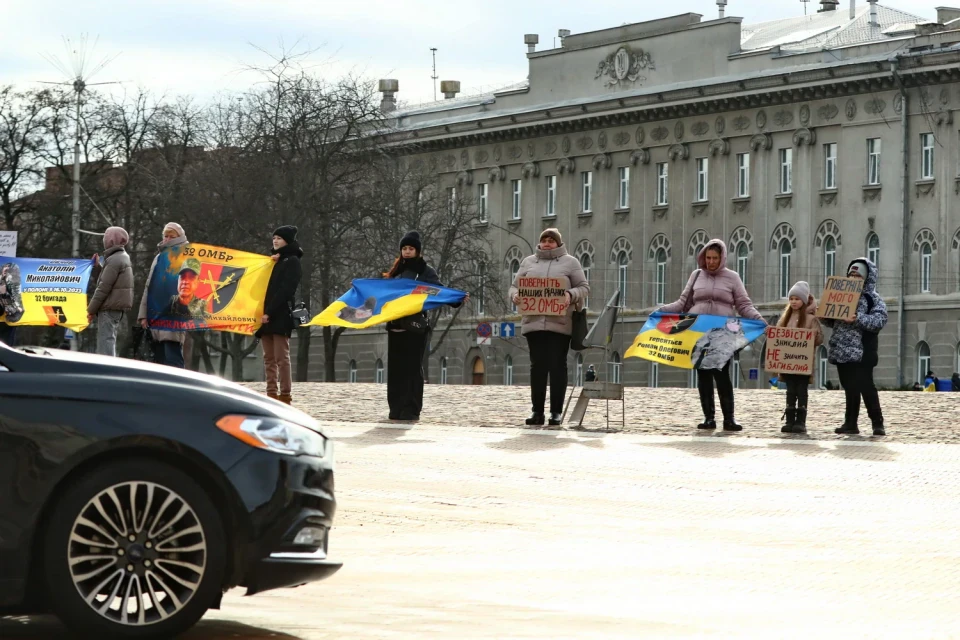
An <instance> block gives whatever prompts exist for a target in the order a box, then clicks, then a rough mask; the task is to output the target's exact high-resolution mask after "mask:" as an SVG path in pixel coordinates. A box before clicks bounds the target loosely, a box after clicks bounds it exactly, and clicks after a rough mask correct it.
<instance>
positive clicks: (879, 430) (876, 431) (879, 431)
mask: <svg viewBox="0 0 960 640" xmlns="http://www.w3.org/2000/svg"><path fill="white" fill-rule="evenodd" d="M873 435H875V436H885V435H887V430H886V429H884V428H883V423H882V422H881V423H880V424H875V425H873Z"/></svg>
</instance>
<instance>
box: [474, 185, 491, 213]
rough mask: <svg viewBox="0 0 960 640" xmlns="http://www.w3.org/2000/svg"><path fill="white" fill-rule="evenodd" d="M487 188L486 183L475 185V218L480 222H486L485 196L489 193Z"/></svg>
mask: <svg viewBox="0 0 960 640" xmlns="http://www.w3.org/2000/svg"><path fill="white" fill-rule="evenodd" d="M489 187H490V185H488V184H487V183H483V184H480V185H477V217H478V218H479V220H480V222H486V221H487V213H488V210H487V202H488V199H487V196H488V195H489V193H490V189H489Z"/></svg>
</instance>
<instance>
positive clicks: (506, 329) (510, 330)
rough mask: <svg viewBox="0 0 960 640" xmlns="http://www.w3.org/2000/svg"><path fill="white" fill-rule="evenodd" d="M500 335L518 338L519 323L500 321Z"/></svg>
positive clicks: (505, 337)
mask: <svg viewBox="0 0 960 640" xmlns="http://www.w3.org/2000/svg"><path fill="white" fill-rule="evenodd" d="M500 337H501V338H504V339H507V338H516V337H517V325H515V324H514V323H512V322H501V323H500Z"/></svg>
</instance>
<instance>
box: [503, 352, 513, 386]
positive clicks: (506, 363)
mask: <svg viewBox="0 0 960 640" xmlns="http://www.w3.org/2000/svg"><path fill="white" fill-rule="evenodd" d="M503 384H505V385H507V386H508V387H509V386H511V385H513V358H512V357H511V356H507V357H506V358H504V360H503Z"/></svg>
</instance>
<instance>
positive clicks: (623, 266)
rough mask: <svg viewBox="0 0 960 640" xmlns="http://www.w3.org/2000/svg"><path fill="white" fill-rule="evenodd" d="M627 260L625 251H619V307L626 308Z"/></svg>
mask: <svg viewBox="0 0 960 640" xmlns="http://www.w3.org/2000/svg"><path fill="white" fill-rule="evenodd" d="M628 266H629V260H628V258H627V252H626V251H621V252H620V253H618V254H617V286H618V287H619V289H620V308H621V309H626V308H627V267H628Z"/></svg>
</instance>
